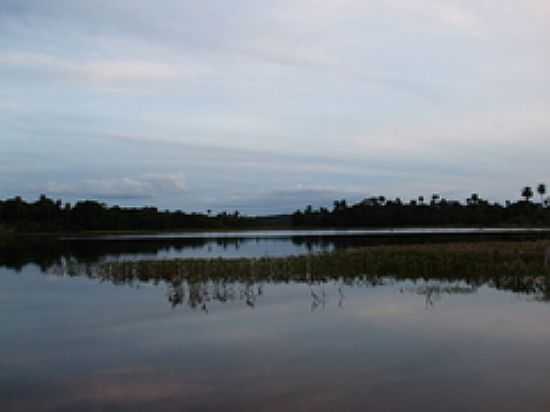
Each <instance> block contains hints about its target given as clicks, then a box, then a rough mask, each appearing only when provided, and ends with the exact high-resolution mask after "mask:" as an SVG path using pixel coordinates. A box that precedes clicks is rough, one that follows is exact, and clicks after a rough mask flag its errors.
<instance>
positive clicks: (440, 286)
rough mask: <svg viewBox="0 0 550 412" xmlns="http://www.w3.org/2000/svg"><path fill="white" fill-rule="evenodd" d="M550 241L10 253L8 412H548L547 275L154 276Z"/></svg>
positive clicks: (2, 399) (2, 386) (116, 247)
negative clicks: (167, 270)
mask: <svg viewBox="0 0 550 412" xmlns="http://www.w3.org/2000/svg"><path fill="white" fill-rule="evenodd" d="M546 237H547V234H546V233H544V232H540V231H525V230H519V231H501V230H497V231H487V230H486V231H479V230H477V229H460V230H453V231H428V230H424V231H417V230H409V231H403V232H397V233H396V232H395V231H378V232H365V231H351V232H337V231H323V232H317V231H301V232H251V233H244V234H243V233H223V234H215V235H213V234H211V233H209V234H206V233H205V234H187V235H180V234H169V235H166V234H164V235H158V236H151V235H141V236H129V235H123V236H103V237H97V238H93V239H90V238H63V239H50V240H47V241H46V240H43V239H26V240H25V241H24V242H14V243H9V244H6V245H3V248H2V250H1V251H0V285H1V286H0V325H2V327H1V328H0V410H1V411H74V410H78V411H136V410H154V411H203V410H207V411H210V410H211V411H219V410H238V411H259V410H261V411H263V410H265V411H280V410H320V411H333V410H338V411H339V410H350V411H355V410H357V411H362V410H375V411H426V410H430V411H431V410H441V411H464V410H468V411H520V410H521V411H523V410H528V411H547V410H549V409H550V391H548V387H549V386H548V382H547V375H548V371H550V357H549V356H547V354H548V350H549V349H548V348H550V328H549V327H548V325H550V305H549V304H548V302H549V301H550V281H548V279H547V278H545V277H542V276H540V275H537V276H535V274H534V273H533V276H532V277H526V276H524V275H522V276H519V275H518V276H513V275H510V274H507V275H506V276H501V275H499V274H498V273H496V274H493V273H491V274H489V273H488V274H487V276H478V275H476V276H475V277H472V276H461V273H449V274H446V275H445V276H441V275H437V276H435V275H434V276H425V275H419V274H418V273H415V272H414V271H415V270H416V269H413V267H412V266H411V269H410V275H407V273H406V270H405V274H404V275H403V274H400V275H399V276H397V274H394V273H393V272H391V271H390V273H384V274H382V273H381V274H380V275H373V274H369V275H364V274H362V273H357V275H354V271H351V270H349V268H347V267H344V266H342V270H341V272H342V276H340V274H338V273H334V274H333V275H331V276H322V277H315V276H309V275H308V276H305V277H303V278H302V277H285V276H284V274H281V273H279V272H277V273H276V274H274V273H275V272H272V273H271V275H270V276H266V277H265V278H262V277H261V276H260V277H259V276H257V275H254V276H252V275H251V276H250V278H247V277H246V273H248V272H247V271H248V270H249V268H248V266H247V267H244V268H241V269H242V270H241V269H240V270H241V271H244V273H245V276H242V274H240V272H239V274H232V275H228V276H223V277H220V276H218V275H214V274H213V272H211V271H210V270H209V269H208V267H209V266H208V265H213V264H215V262H216V261H212V263H209V262H211V261H204V262H205V263H204V265H203V266H201V267H202V268H203V269H201V270H204V273H198V274H197V276H195V277H185V276H184V277H182V278H177V279H175V278H171V279H168V278H167V279H166V280H163V279H162V278H160V279H159V278H155V277H154V276H153V275H154V274H155V273H157V270H158V268H159V267H161V266H162V264H163V263H162V262H163V261H164V260H170V261H172V260H173V259H176V258H195V259H200V258H217V257H224V258H229V259H231V260H236V259H238V258H242V257H256V258H263V257H266V256H268V257H273V258H276V259H279V258H281V257H284V256H289V255H303V256H305V258H304V259H309V258H308V257H307V256H309V255H317V254H320V253H321V254H323V253H324V254H329V255H327V256H330V253H332V252H338V251H342V250H344V251H345V250H354V248H357V247H362V246H374V245H381V244H384V245H385V244H391V245H395V244H417V243H428V244H431V243H433V244H440V243H448V242H456V241H457V240H460V241H461V242H469V243H471V242H478V243H479V244H483V243H484V242H486V241H493V240H495V239H499V240H505V241H514V242H517V241H519V240H534V239H539V238H546ZM476 244H477V243H476ZM533 259H535V258H533ZM536 259H539V257H536ZM144 261H147V262H152V263H143V265H146V266H147V268H149V271H150V273H148V272H146V271H144V270H142V269H143V268H142V267H141V266H140V265H142V263H140V262H144ZM280 261H281V260H278V261H277V262H280ZM127 262H130V264H133V265H134V266H132V267H135V268H138V271H137V272H135V271H133V272H132V273H133V274H134V275H133V276H131V277H128V276H121V275H120V273H121V272H120V268H121V267H126V266H123V265H126V264H127ZM154 262H158V263H157V264H158V265H161V266H155V264H154ZM189 262H191V263H190V264H193V261H189ZM266 262H271V261H269V260H267V261H266ZM308 262H309V260H308ZM536 263H537V264H538V261H537V262H536ZM540 264H541V267H542V261H541V262H540ZM117 265H122V266H117ZM106 267H107V268H109V270H110V271H108V272H106V269H105V268H106ZM204 268H207V269H204ZM138 272H139V273H138ZM136 273H137V274H136ZM344 273H345V276H344V275H343V274H344ZM511 273H514V272H513V271H512V272H511Z"/></svg>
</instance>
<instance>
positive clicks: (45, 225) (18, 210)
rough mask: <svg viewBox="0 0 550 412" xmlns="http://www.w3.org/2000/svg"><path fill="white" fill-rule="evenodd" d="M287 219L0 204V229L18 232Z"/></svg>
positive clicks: (85, 204) (89, 204)
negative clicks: (1, 227)
mask: <svg viewBox="0 0 550 412" xmlns="http://www.w3.org/2000/svg"><path fill="white" fill-rule="evenodd" d="M285 224H286V225H288V224H289V218H288V216H287V217H285V216H267V217H247V216H241V215H240V214H239V212H238V211H235V212H232V213H228V212H222V213H219V214H216V215H212V214H211V213H185V212H182V211H181V210H177V211H168V210H164V211H161V210H158V209H157V208H155V207H143V208H128V207H120V206H111V207H109V206H107V205H106V204H104V203H100V202H97V201H92V200H85V201H80V202H77V203H76V204H74V205H71V204H70V203H63V202H62V201H61V200H57V201H54V200H52V199H50V198H48V197H46V196H45V195H41V196H40V198H39V199H38V200H37V201H36V202H26V201H25V200H23V199H22V198H21V197H15V198H13V199H8V200H5V201H0V226H4V227H6V228H10V229H13V230H16V231H18V232H56V231H87V230H88V231H101V230H105V231H109V230H110V231H117V230H121V231H123V230H144V231H147V230H193V229H226V228H227V229H233V228H235V229H237V228H238V229H241V228H254V227H271V226H283V225H285Z"/></svg>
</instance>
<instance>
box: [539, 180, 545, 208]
mask: <svg viewBox="0 0 550 412" xmlns="http://www.w3.org/2000/svg"><path fill="white" fill-rule="evenodd" d="M537 193H538V194H539V196H540V204H541V205H544V195H545V194H546V185H545V184H544V183H540V184H539V185H538V186H537Z"/></svg>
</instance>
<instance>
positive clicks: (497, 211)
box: [0, 184, 550, 232]
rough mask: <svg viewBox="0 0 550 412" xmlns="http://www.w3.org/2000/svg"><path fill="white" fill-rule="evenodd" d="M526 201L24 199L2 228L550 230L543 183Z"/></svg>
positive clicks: (6, 209)
mask: <svg viewBox="0 0 550 412" xmlns="http://www.w3.org/2000/svg"><path fill="white" fill-rule="evenodd" d="M520 193H521V196H522V197H523V200H520V201H517V202H511V201H506V202H505V203H504V204H500V203H491V202H489V201H487V200H484V199H482V198H481V197H480V196H479V195H478V194H477V193H474V194H472V195H471V196H470V197H469V198H468V199H466V201H465V202H460V201H456V200H448V199H445V198H442V197H441V196H440V195H438V194H433V195H432V196H431V199H430V201H425V198H424V196H419V197H418V198H417V199H413V200H410V201H409V202H404V201H402V200H401V199H400V198H397V199H394V200H390V199H386V198H385V197H384V196H376V197H369V198H367V199H364V200H363V201H361V202H358V203H356V204H353V205H348V203H347V202H346V201H345V200H337V201H335V202H334V207H333V208H332V209H328V208H324V207H322V208H319V209H314V208H313V207H312V206H307V207H306V208H305V209H304V210H298V211H296V212H295V213H294V214H292V215H274V216H260V217H258V216H255V217H254V216H243V215H241V214H240V213H239V212H238V211H233V212H226V211H224V212H221V213H218V214H213V213H212V212H211V211H207V212H206V213H186V212H183V211H181V210H176V211H168V210H164V211H162V210H159V209H157V208H155V207H142V208H128V207H120V206H107V205H106V204H104V203H101V202H97V201H93V200H85V201H80V202H77V203H76V204H74V205H72V204H70V203H63V202H62V201H61V200H53V199H50V198H48V197H47V196H45V195H42V196H40V198H39V199H38V200H37V201H35V202H27V201H25V200H23V199H22V198H21V197H15V198H13V199H8V200H5V201H0V226H4V227H10V228H12V229H15V230H17V231H18V232H56V231H135V230H140V231H159V230H198V229H217V230H219V229H253V228H272V229H273V228H288V227H309V228H314V227H402V226H457V225H475V226H503V225H518V226H519V225H524V226H533V225H540V226H548V225H550V200H548V199H545V195H546V186H545V185H544V184H539V185H538V187H537V188H536V193H537V194H538V195H539V196H540V202H538V203H534V202H532V201H531V199H532V198H533V196H534V193H535V191H534V190H533V189H532V188H531V187H529V186H526V187H525V188H523V189H522V190H521V192H520Z"/></svg>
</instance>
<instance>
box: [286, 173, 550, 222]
mask: <svg viewBox="0 0 550 412" xmlns="http://www.w3.org/2000/svg"><path fill="white" fill-rule="evenodd" d="M535 192H536V193H537V194H538V195H539V196H540V201H538V202H533V201H532V199H533V197H534V196H535ZM546 193H547V189H546V185H545V184H543V183H541V184H539V185H538V186H537V187H536V188H535V190H533V188H532V187H531V186H525V187H524V188H522V190H521V196H522V199H521V200H519V201H516V202H512V201H506V202H505V203H504V204H501V203H497V202H495V203H491V202H489V201H488V200H485V199H483V198H481V197H480V196H479V194H477V193H473V194H472V195H471V196H470V197H468V198H467V199H466V200H465V202H460V201H456V200H448V199H445V198H443V197H441V196H440V195H439V194H437V193H434V194H433V195H432V196H431V198H429V199H426V198H424V196H418V198H416V199H412V200H410V201H408V202H403V201H402V200H401V199H400V198H396V199H386V198H385V197H384V196H373V197H369V198H366V199H364V200H362V201H361V202H358V203H356V204H353V205H348V204H347V202H346V200H336V201H335V202H334V204H333V208H332V209H328V208H325V207H321V208H319V209H314V208H313V207H312V206H311V205H309V206H307V207H306V208H305V209H304V210H297V211H296V212H295V213H294V214H293V215H292V224H293V225H294V226H298V227H399V226H459V225H474V226H504V225H518V226H519V225H526V226H533V225H543V226H544V225H550V200H549V199H548V198H545V196H546Z"/></svg>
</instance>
